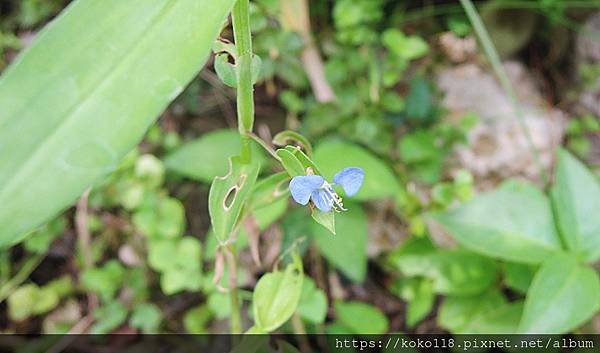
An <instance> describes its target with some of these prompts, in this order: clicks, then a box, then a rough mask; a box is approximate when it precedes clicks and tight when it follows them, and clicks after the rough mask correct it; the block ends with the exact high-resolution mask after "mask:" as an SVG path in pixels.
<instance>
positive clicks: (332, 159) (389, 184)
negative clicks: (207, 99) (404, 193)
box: [314, 142, 400, 200]
mask: <svg viewBox="0 0 600 353" xmlns="http://www.w3.org/2000/svg"><path fill="white" fill-rule="evenodd" d="M314 160H315V162H316V163H317V164H318V165H319V166H320V167H321V170H322V172H323V176H324V177H325V179H327V180H331V179H332V178H333V176H334V175H335V173H337V172H339V171H340V170H342V169H343V168H346V167H360V168H362V169H363V170H364V171H365V180H364V183H363V186H362V188H361V189H360V191H359V192H358V193H357V194H356V195H354V196H353V198H354V199H357V200H371V199H379V198H382V197H389V196H391V197H394V196H396V195H397V194H398V192H399V191H400V186H399V185H398V181H397V178H396V176H395V175H394V173H393V172H392V171H391V170H390V168H389V167H388V166H387V165H386V164H385V163H384V162H383V161H382V160H380V159H379V158H378V157H376V156H375V155H373V154H372V153H371V152H369V151H367V150H365V149H364V148H362V147H360V146H358V145H355V144H350V143H343V142H327V143H324V144H321V145H319V146H317V148H316V149H315V154H314Z"/></svg>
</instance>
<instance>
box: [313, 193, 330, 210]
mask: <svg viewBox="0 0 600 353" xmlns="http://www.w3.org/2000/svg"><path fill="white" fill-rule="evenodd" d="M312 200H313V203H314V204H315V206H317V208H318V209H319V210H321V211H322V212H329V211H331V202H329V199H328V197H327V193H326V192H325V191H324V190H323V189H319V190H315V191H313V193H312Z"/></svg>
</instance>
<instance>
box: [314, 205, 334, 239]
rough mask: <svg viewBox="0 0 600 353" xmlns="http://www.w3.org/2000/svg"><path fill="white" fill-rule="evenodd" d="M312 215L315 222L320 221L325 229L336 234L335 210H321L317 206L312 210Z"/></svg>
mask: <svg viewBox="0 0 600 353" xmlns="http://www.w3.org/2000/svg"><path fill="white" fill-rule="evenodd" d="M310 216H311V217H312V219H314V220H315V222H317V223H319V224H320V225H322V226H323V227H325V229H327V230H328V231H330V232H331V234H333V235H335V212H333V211H329V212H321V211H320V210H318V209H317V208H313V209H312V210H311V211H310Z"/></svg>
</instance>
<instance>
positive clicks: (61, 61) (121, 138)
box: [0, 0, 234, 246]
mask: <svg viewBox="0 0 600 353" xmlns="http://www.w3.org/2000/svg"><path fill="white" fill-rule="evenodd" d="M233 2H234V1H233V0H177V1H174V0H154V1H147V0H128V1H121V0H106V1H89V0H88V1H86V0H78V1H74V2H73V3H72V4H71V5H70V6H69V7H68V8H67V9H66V10H65V11H63V13H62V14H61V15H60V16H59V17H58V18H57V19H56V20H54V21H53V22H51V23H50V24H49V25H48V26H47V27H46V28H45V29H44V30H42V31H41V32H40V33H39V34H38V36H37V39H36V40H35V42H34V43H33V44H32V45H31V46H30V47H29V48H28V49H27V50H26V51H25V52H24V53H23V54H22V55H21V56H20V57H19V58H18V59H17V60H15V62H14V63H13V65H12V66H11V67H9V68H8V69H7V70H6V72H5V73H4V75H3V76H2V77H1V78H0V107H2V112H1V113H0V150H1V151H2V158H1V159H0V185H1V186H0V204H2V205H5V207H2V208H0V224H2V230H1V231H0V246H7V245H10V244H14V243H16V242H18V241H20V240H22V239H23V237H24V236H25V234H26V233H27V232H29V231H31V230H32V229H33V228H35V227H36V226H38V225H40V224H42V223H44V222H46V221H48V220H50V219H51V218H52V217H53V216H54V215H56V214H57V213H58V212H59V211H61V210H62V209H64V208H66V207H67V206H69V205H70V204H71V203H73V201H75V199H76V198H77V197H78V196H79V195H81V193H82V192H83V191H84V190H85V189H86V188H88V187H89V186H90V185H92V184H94V183H96V182H98V181H99V180H100V179H101V178H102V177H104V176H105V175H106V174H107V173H109V172H110V171H112V170H114V169H115V168H116V166H117V164H118V163H119V161H120V159H121V158H122V157H123V156H124V155H125V154H126V153H127V152H129V151H130V150H131V149H132V148H133V147H134V146H135V144H136V143H138V142H139V141H140V140H141V138H142V137H143V135H144V133H145V132H146V130H147V129H148V127H149V126H150V125H151V124H152V123H153V122H154V120H155V119H156V118H157V117H158V115H159V114H160V112H161V111H162V110H163V109H164V108H165V107H166V106H167V104H168V103H169V102H171V101H172V100H173V99H174V98H175V97H176V96H177V95H178V94H179V93H180V92H181V91H182V90H183V88H184V87H185V86H186V85H187V83H188V82H189V81H190V80H191V79H192V78H193V77H194V76H195V75H196V74H197V73H198V71H199V70H200V68H201V64H202V63H203V62H204V61H205V60H206V58H207V55H208V54H209V51H210V48H211V45H212V42H213V40H214V38H215V37H216V36H217V34H218V33H219V31H220V30H221V28H222V24H223V20H224V19H225V17H226V15H227V13H228V11H229V10H230V8H231V6H232V4H233ZM8 205H10V206H8Z"/></svg>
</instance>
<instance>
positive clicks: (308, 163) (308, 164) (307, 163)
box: [285, 146, 323, 175]
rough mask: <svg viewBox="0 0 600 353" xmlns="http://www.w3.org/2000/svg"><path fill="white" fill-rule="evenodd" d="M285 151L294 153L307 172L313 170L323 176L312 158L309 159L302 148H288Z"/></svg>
mask: <svg viewBox="0 0 600 353" xmlns="http://www.w3.org/2000/svg"><path fill="white" fill-rule="evenodd" d="M285 149H286V150H288V151H290V152H292V153H293V154H294V156H296V158H298V161H300V163H301V164H302V166H303V167H304V169H305V170H306V168H311V169H312V170H313V172H314V173H315V174H318V175H323V173H322V172H321V170H320V169H319V167H318V166H317V164H316V163H315V162H314V161H313V160H312V159H311V158H310V157H308V156H307V155H306V153H304V152H303V151H302V150H301V149H300V148H298V147H294V146H286V147H285Z"/></svg>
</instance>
